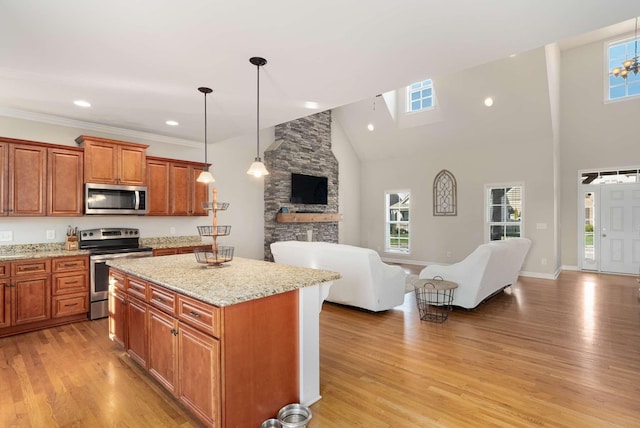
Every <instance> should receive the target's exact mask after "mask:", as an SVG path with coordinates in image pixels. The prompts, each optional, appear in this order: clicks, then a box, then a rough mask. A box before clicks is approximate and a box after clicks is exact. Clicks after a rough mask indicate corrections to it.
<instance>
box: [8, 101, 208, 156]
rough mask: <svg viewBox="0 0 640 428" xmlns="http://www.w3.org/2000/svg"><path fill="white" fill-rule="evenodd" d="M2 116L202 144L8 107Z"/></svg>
mask: <svg viewBox="0 0 640 428" xmlns="http://www.w3.org/2000/svg"><path fill="white" fill-rule="evenodd" d="M0 116H5V117H11V118H14V119H24V120H31V121H33V122H41V123H47V124H49V125H59V126H65V127H69V128H81V129H84V130H87V131H98V132H105V133H109V134H116V135H118V136H123V137H130V138H132V139H133V140H151V141H157V142H159V143H167V144H175V145H178V146H187V147H195V148H201V147H202V142H197V141H191V140H185V139H182V138H174V137H167V136H164V135H158V134H152V133H149V132H142V131H134V130H131V129H124V128H118V127H115V126H110V125H101V124H99V123H92V122H84V121H82V120H76V119H67V118H64V117H58V116H52V115H48V114H41V113H33V112H29V111H24V110H16V109H11V108H7V107H0Z"/></svg>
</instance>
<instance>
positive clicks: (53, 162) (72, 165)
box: [47, 148, 84, 216]
mask: <svg viewBox="0 0 640 428" xmlns="http://www.w3.org/2000/svg"><path fill="white" fill-rule="evenodd" d="M48 161H49V167H48V171H47V195H48V198H47V215H50V216H80V215H82V208H83V207H82V201H83V198H82V183H83V174H84V153H83V151H82V150H80V149H60V148H49V149H48Z"/></svg>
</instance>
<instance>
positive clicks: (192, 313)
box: [189, 311, 200, 318]
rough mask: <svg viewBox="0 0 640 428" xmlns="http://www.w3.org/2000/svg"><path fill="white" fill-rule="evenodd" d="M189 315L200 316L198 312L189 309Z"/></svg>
mask: <svg viewBox="0 0 640 428" xmlns="http://www.w3.org/2000/svg"><path fill="white" fill-rule="evenodd" d="M189 315H191V316H192V317H194V318H200V314H199V313H197V312H193V311H189Z"/></svg>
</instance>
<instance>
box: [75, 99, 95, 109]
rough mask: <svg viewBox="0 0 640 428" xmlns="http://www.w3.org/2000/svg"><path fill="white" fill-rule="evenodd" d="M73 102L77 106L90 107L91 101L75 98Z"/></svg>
mask: <svg viewBox="0 0 640 428" xmlns="http://www.w3.org/2000/svg"><path fill="white" fill-rule="evenodd" d="M73 103H74V104H75V105H77V106H78V107H91V103H90V102H89V101H85V100H75V101H74V102H73Z"/></svg>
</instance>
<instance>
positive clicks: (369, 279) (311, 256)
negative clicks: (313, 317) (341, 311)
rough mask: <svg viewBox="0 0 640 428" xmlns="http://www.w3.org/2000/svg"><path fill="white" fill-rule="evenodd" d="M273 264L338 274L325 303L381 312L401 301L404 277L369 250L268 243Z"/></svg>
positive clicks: (399, 271) (402, 273)
mask: <svg viewBox="0 0 640 428" xmlns="http://www.w3.org/2000/svg"><path fill="white" fill-rule="evenodd" d="M271 254H273V259H274V260H275V262H276V263H283V264H288V265H294V266H302V267H310V268H316V269H326V270H331V271H334V272H339V273H340V274H341V275H342V278H341V279H338V280H336V281H334V282H333V285H332V286H331V289H330V291H329V296H328V297H327V300H328V301H330V302H334V303H340V304H343V305H349V306H355V307H358V308H363V309H367V310H370V311H384V310H387V309H391V308H393V307H395V306H398V305H401V304H402V303H403V302H404V287H405V278H406V274H405V272H404V270H403V269H402V268H401V267H400V266H391V265H387V264H385V263H383V262H382V260H380V256H379V255H378V253H376V252H375V251H374V250H371V249H369V248H360V247H354V246H351V245H343V244H331V243H328V242H306V241H283V242H274V243H273V244H271Z"/></svg>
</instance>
